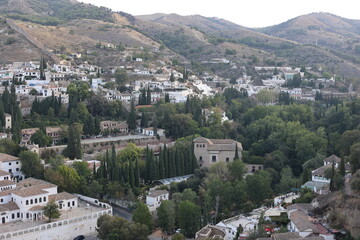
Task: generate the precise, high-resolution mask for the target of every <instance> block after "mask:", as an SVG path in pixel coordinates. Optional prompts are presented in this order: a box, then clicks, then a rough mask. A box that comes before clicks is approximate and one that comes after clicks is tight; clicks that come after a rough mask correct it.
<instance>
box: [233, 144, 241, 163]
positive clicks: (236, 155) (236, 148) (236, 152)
mask: <svg viewBox="0 0 360 240" xmlns="http://www.w3.org/2000/svg"><path fill="white" fill-rule="evenodd" d="M234 160H240V158H239V149H238V145H237V142H235V157H234Z"/></svg>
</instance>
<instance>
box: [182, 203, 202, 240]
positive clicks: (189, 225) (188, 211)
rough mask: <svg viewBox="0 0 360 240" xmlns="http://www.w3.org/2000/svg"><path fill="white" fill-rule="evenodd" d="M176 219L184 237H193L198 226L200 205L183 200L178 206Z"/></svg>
mask: <svg viewBox="0 0 360 240" xmlns="http://www.w3.org/2000/svg"><path fill="white" fill-rule="evenodd" d="M178 208H179V209H178V221H179V227H180V228H181V231H182V233H183V234H184V235H185V236H186V237H194V236H195V233H196V232H197V231H198V230H199V228H200V207H199V206H197V205H196V204H195V203H192V202H190V201H183V202H181V203H180V204H179V207H178Z"/></svg>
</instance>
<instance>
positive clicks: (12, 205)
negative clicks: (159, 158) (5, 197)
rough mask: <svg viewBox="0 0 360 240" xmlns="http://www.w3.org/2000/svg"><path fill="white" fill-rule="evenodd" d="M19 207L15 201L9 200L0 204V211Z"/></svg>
mask: <svg viewBox="0 0 360 240" xmlns="http://www.w3.org/2000/svg"><path fill="white" fill-rule="evenodd" d="M18 209H19V207H18V205H17V204H16V203H15V202H8V203H5V204H1V205H0V212H6V211H14V210H18Z"/></svg>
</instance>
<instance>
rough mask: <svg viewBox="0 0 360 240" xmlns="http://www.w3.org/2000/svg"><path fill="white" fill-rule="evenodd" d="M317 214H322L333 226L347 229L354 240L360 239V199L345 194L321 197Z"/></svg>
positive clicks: (317, 204)
mask: <svg viewBox="0 0 360 240" xmlns="http://www.w3.org/2000/svg"><path fill="white" fill-rule="evenodd" d="M313 205H314V206H315V207H316V209H315V212H316V213H319V214H322V216H324V219H326V220H328V222H329V223H330V224H331V226H334V227H340V228H342V227H343V228H345V229H346V230H348V231H349V232H350V233H351V235H352V236H353V237H354V238H358V237H360V198H359V197H358V196H349V195H347V194H345V193H343V192H340V191H339V192H335V193H331V194H327V195H322V196H319V197H318V198H317V199H316V200H314V202H313Z"/></svg>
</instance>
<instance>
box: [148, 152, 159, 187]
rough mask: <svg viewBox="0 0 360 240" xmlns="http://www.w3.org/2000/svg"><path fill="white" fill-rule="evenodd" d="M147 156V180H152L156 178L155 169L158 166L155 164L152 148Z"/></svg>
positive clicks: (156, 172)
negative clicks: (148, 160) (148, 173)
mask: <svg viewBox="0 0 360 240" xmlns="http://www.w3.org/2000/svg"><path fill="white" fill-rule="evenodd" d="M149 157H150V167H149V168H150V170H149V172H150V175H149V181H150V182H152V181H154V180H156V179H158V171H157V167H158V166H157V164H156V161H155V156H154V152H153V151H152V150H151V151H150V155H149Z"/></svg>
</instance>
